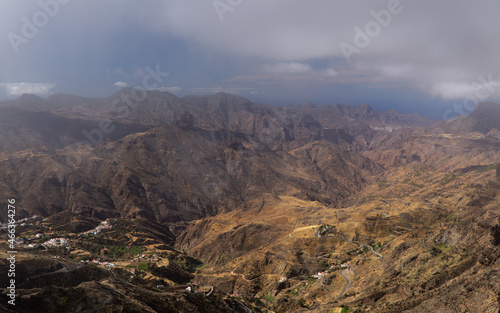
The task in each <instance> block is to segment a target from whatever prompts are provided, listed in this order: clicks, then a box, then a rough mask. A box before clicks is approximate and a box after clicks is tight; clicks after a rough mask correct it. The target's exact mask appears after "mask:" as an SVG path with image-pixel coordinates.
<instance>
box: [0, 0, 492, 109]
mask: <svg viewBox="0 0 500 313" xmlns="http://www.w3.org/2000/svg"><path fill="white" fill-rule="evenodd" d="M66 2H67V3H66ZM40 3H44V4H46V5H45V6H43V5H41V4H40ZM54 3H56V4H58V7H57V10H55V9H54V8H55V5H54ZM63 3H65V4H63ZM48 4H52V5H53V6H52V8H53V10H52V11H50V10H49V11H47V10H45V9H44V7H46V6H47V5H48ZM49 7H50V6H49ZM56 11H57V12H56ZM0 12H1V13H0V29H2V30H4V34H3V36H4V37H3V38H4V40H2V41H1V42H0V58H1V59H2V60H3V62H2V71H0V83H3V84H4V86H15V85H8V84H15V83H16V82H20V81H21V82H22V81H31V82H40V83H42V82H51V83H54V84H56V87H54V86H52V88H50V89H49V91H50V90H54V91H62V92H72V91H76V92H81V93H83V92H87V91H88V90H97V91H98V92H101V91H102V92H103V93H106V92H109V91H110V90H111V89H112V88H116V87H115V86H114V85H116V86H118V87H123V86H125V85H129V86H136V85H140V82H141V73H142V75H143V74H144V69H145V68H146V66H151V67H153V68H154V67H155V65H157V64H161V65H162V66H164V67H166V68H168V71H169V72H170V73H172V75H171V77H169V79H170V81H168V82H165V84H164V85H162V86H160V87H163V88H173V87H169V85H170V86H171V84H174V86H179V87H175V88H174V89H171V90H173V91H176V92H181V91H182V92H189V91H193V90H195V89H196V90H203V89H204V88H205V89H206V90H221V89H222V90H230V89H232V90H235V89H238V90H247V92H248V94H254V93H255V92H257V93H258V92H260V91H263V90H261V89H260V88H262V86H263V85H265V86H266V88H267V89H266V90H265V91H266V93H269V92H271V93H272V88H271V87H272V86H273V84H274V85H275V86H276V87H277V88H278V87H279V86H284V85H286V86H288V87H289V88H293V89H296V88H303V87H304V86H312V85H313V83H314V84H316V85H315V87H314V88H316V89H315V92H317V91H318V90H320V91H321V90H324V92H325V93H328V90H330V89H331V88H332V87H338V86H346V85H350V86H355V87H356V86H357V87H359V88H368V89H372V88H376V89H380V88H389V89H388V90H390V88H394V87H399V86H401V85H404V86H405V88H406V87H407V88H410V89H413V90H416V91H418V92H421V93H422V94H423V95H427V96H428V97H435V98H439V99H442V100H443V101H444V102H446V100H454V99H464V98H467V97H472V96H473V95H474V93H475V92H477V91H476V90H477V89H478V88H479V87H478V84H481V78H480V77H483V78H486V79H487V78H488V77H491V79H490V81H492V83H491V84H490V85H491V86H493V88H494V89H495V90H494V92H492V93H491V94H490V97H498V95H499V94H500V93H499V92H497V89H500V87H498V86H497V85H498V84H497V83H496V82H499V81H500V64H499V63H500V58H498V57H497V56H498V52H500V41H499V40H497V37H498V36H497V30H498V29H499V26H500V25H499V24H500V22H499V19H498V14H499V13H500V3H499V2H496V1H493V0H480V1H475V2H470V1H466V0H458V1H453V2H452V3H451V2H429V1H411V0H401V1H397V0H385V1H383V0H374V1H366V2H359V1H356V2H355V1H348V0H339V1H331V0H318V1H314V2H312V1H308V2H306V1H302V0H276V1H267V0H252V1H250V0H232V1H228V0H216V1H205V0H192V1H181V0H173V1H153V0H145V1H143V2H141V3H137V2H136V1H132V0H121V1H118V0H110V1H105V2H102V1H97V0H88V1H85V2H83V1H82V2H77V1H62V0H41V1H40V2H38V1H23V2H17V1H16V2H15V1H3V2H1V3H0ZM40 12H42V13H43V12H46V15H47V17H48V18H47V21H46V22H45V21H44V20H43V18H42V19H40V16H42V15H41V13H40ZM50 12H52V13H53V14H49V13H50ZM54 12H55V13H54ZM37 14H38V15H37ZM221 16H222V18H221ZM37 17H38V20H36V18H37ZM42 17H43V16H42ZM26 21H28V24H29V23H32V24H33V25H34V26H35V28H36V34H35V35H33V36H32V37H31V38H27V36H25V35H26V30H29V28H30V27H29V26H26V23H27V22H26ZM42 22H43V23H42ZM37 23H38V25H39V26H40V27H37V26H36V25H37ZM23 30H25V31H24V33H23ZM12 33H14V34H16V35H19V36H21V37H22V38H24V41H22V42H21V43H18V45H17V48H18V51H17V52H16V49H15V47H14V46H13V44H12V40H11V38H12V35H11V37H10V38H9V34H12ZM28 33H29V32H28ZM345 47H350V49H351V50H349V53H348V54H349V55H348V56H349V60H348V59H347V58H346V48H345ZM262 82H265V84H263V83H262ZM115 83H116V84H115ZM5 84H7V85H5ZM294 84H295V85H294ZM103 86H107V87H103ZM5 88H6V89H9V90H10V91H8V92H9V93H10V94H11V95H13V94H14V93H15V92H16V91H15V90H16V89H15V88H16V87H9V88H7V87H5ZM19 88H21V87H19ZM23 88H28V87H23ZM39 88H42V87H41V85H40V86H39ZM177 88H180V89H177ZM193 88H195V89H193ZM318 88H319V89H318ZM321 88H324V89H321ZM35 89H36V88H35ZM165 90H168V89H165ZM311 90H312V89H311ZM41 91H43V90H41ZM12 92H14V93H12ZM279 93H281V94H283V93H282V91H280V92H279ZM367 94H369V93H367ZM345 96H346V97H347V95H345ZM276 97H278V95H276ZM346 97H340V98H343V99H346ZM347 99H349V97H347ZM311 100H314V99H311ZM332 101H335V99H332ZM367 102H369V101H367Z"/></svg>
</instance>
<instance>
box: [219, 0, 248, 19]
mask: <svg viewBox="0 0 500 313" xmlns="http://www.w3.org/2000/svg"><path fill="white" fill-rule="evenodd" d="M242 3H243V0H215V1H214V2H213V6H214V9H215V13H217V15H218V16H219V19H220V21H221V22H223V21H224V14H226V12H232V11H234V8H236V7H238V6H240V5H241V4H242Z"/></svg>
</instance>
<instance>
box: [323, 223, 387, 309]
mask: <svg viewBox="0 0 500 313" xmlns="http://www.w3.org/2000/svg"><path fill="white" fill-rule="evenodd" d="M316 237H318V238H321V235H320V233H319V229H318V230H317V231H316ZM324 238H335V239H339V240H342V241H344V242H347V243H352V244H356V245H358V247H361V248H362V247H367V248H368V250H369V251H370V252H371V253H372V254H373V255H374V256H375V257H376V258H377V259H381V258H382V254H380V253H378V252H375V250H373V248H372V247H371V246H369V245H367V244H364V243H359V242H357V241H351V240H346V239H344V238H340V237H334V236H325V237H324ZM349 270H351V269H350V268H347V269H345V270H341V271H340V272H339V274H340V276H342V277H344V279H345V280H346V281H347V283H346V284H345V285H344V288H343V289H342V292H341V293H340V294H339V295H338V296H337V298H336V299H335V300H337V299H339V298H341V297H342V296H343V295H344V294H345V293H346V291H347V288H349V286H350V285H351V280H350V279H349V278H348V277H347V276H345V274H344V273H345V272H346V271H349Z"/></svg>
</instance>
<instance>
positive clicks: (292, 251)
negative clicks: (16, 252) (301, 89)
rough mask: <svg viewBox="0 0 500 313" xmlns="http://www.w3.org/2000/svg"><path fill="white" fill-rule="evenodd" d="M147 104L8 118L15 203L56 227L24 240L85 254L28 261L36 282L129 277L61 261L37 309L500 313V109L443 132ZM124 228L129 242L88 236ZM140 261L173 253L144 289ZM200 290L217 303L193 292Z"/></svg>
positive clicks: (214, 104)
mask: <svg viewBox="0 0 500 313" xmlns="http://www.w3.org/2000/svg"><path fill="white" fill-rule="evenodd" d="M140 95H141V94H140V92H138V91H135V90H132V89H124V90H122V91H120V92H118V93H116V94H114V95H111V96H110V97H107V98H100V99H97V98H94V99H90V98H83V97H76V96H70V95H54V96H51V97H49V98H47V99H42V98H38V97H35V96H30V95H24V96H22V97H20V98H19V99H17V100H12V101H6V102H3V103H1V104H0V111H1V112H2V113H3V114H2V115H1V116H2V117H1V118H0V129H2V130H3V131H2V134H1V135H0V144H1V152H0V169H1V171H0V174H1V177H0V184H1V186H2V188H1V189H0V190H1V191H0V193H1V194H2V197H3V198H4V199H10V198H15V199H16V201H17V203H18V210H17V212H16V214H17V216H16V217H17V218H18V219H21V218H25V217H26V218H30V217H32V216H34V215H40V216H42V217H47V218H49V219H48V220H47V221H46V222H44V223H41V224H36V225H33V226H29V227H28V226H23V227H27V228H20V229H21V230H20V232H22V234H23V236H26V237H27V238H28V237H30V236H34V235H35V234H36V231H38V232H43V233H44V234H45V233H47V234H51V236H56V235H60V236H66V238H69V240H70V242H73V247H72V248H69V249H67V250H43V249H41V250H34V251H33V252H29V251H28V252H26V253H27V254H26V262H27V263H26V264H27V265H26V268H29V266H30V265H29V264H31V263H32V262H39V261H36V260H37V259H38V258H40V257H42V258H46V257H47V256H50V255H60V256H63V257H64V258H71V259H72V260H74V261H77V260H78V258H80V260H83V259H82V258H83V256H85V258H90V257H92V258H97V259H98V260H101V261H103V262H104V261H105V260H108V261H109V260H114V261H115V262H119V263H120V264H122V263H123V270H125V272H120V270H119V269H117V270H116V271H115V270H113V271H111V272H110V273H107V272H105V271H103V272H99V271H96V270H95V269H94V268H92V269H90V268H87V266H88V265H84V266H82V267H81V269H80V267H78V271H81V272H82V273H81V275H80V274H78V275H76V276H82V277H86V278H84V279H83V280H81V281H76V282H75V284H74V285H71V286H70V285H65V284H64V283H63V282H64V281H67V280H68V278H67V277H66V276H68V275H69V274H68V275H66V274H67V273H65V272H64V271H62V270H61V268H58V266H57V262H56V264H55V265H54V266H52V267H48V269H47V271H48V272H50V273H52V272H55V273H56V275H55V276H53V277H55V278H51V280H46V281H45V280H43V282H42V283H40V284H41V285H39V286H35V285H33V286H28V285H25V287H24V288H21V289H22V292H21V293H20V294H22V299H23V301H24V303H25V305H26V306H25V307H26V310H27V311H29V308H30V307H31V306H33V305H37V303H39V302H40V301H41V300H40V299H42V298H43V297H45V295H46V294H47V292H48V290H49V289H50V288H51V287H50V286H51V285H53V286H57V292H55V294H56V295H57V296H56V297H55V298H54V300H53V301H49V302H45V304H44V305H45V308H46V310H47V311H54V312H57V311H60V312H62V310H65V309H67V308H68V307H72V308H74V312H79V311H84V310H94V311H99V310H101V309H102V310H104V308H107V309H111V308H113V310H116V311H117V312H130V311H127V309H126V307H127V306H126V305H125V304H126V303H134V306H133V307H134V310H143V311H148V312H149V311H150V312H155V311H156V312H159V310H160V309H159V308H160V307H162V306H163V307H164V306H165V305H166V304H167V303H173V302H174V301H178V302H180V303H185V306H183V307H182V308H181V307H175V306H173V307H172V308H171V310H172V312H173V311H175V310H178V311H179V312H182V310H184V311H186V310H187V309H186V307H189V308H191V309H192V310H193V312H195V311H196V310H198V311H199V312H218V311H220V312H230V311H231V310H233V311H236V312H238V311H241V312H244V311H245V310H248V307H251V309H252V310H254V311H262V312H263V311H265V310H267V311H275V312H302V311H303V312H307V311H310V312H337V311H338V312H341V311H342V310H344V311H343V312H345V310H347V309H349V310H350V312H351V311H352V312H366V311H370V312H403V311H404V312H435V311H438V310H443V311H446V310H447V311H449V312H463V311H464V310H468V311H470V312H495V311H494V310H495V309H498V303H499V299H500V290H499V289H498V286H499V282H498V277H499V276H498V271H499V270H500V268H499V265H500V264H499V263H498V259H499V256H500V255H499V253H500V252H499V251H500V250H499V247H498V243H499V238H498V237H499V231H498V229H499V226H498V225H499V224H500V212H499V211H498V202H499V198H498V190H499V188H500V187H499V186H500V185H499V184H500V183H499V182H498V177H499V175H500V174H498V173H500V167H499V166H498V164H499V163H500V154H499V149H500V130H499V125H498V123H497V121H498V119H497V118H496V116H497V115H498V114H500V106H499V105H496V104H492V103H487V104H480V105H479V106H478V107H477V108H476V110H475V111H474V112H473V113H471V114H470V115H469V116H467V117H461V118H458V119H455V120H451V121H440V122H437V123H434V124H433V123H432V121H430V120H428V119H426V118H424V117H421V116H418V115H414V114H399V113H397V112H396V111H388V112H380V111H376V110H374V109H372V108H371V107H369V106H367V105H363V106H357V107H354V106H347V105H329V106H315V105H314V104H310V103H305V104H301V105H296V106H289V107H273V106H269V105H264V104H257V103H252V102H250V101H249V100H247V99H244V98H242V97H238V96H233V95H229V94H224V93H220V94H216V95H211V96H186V97H183V98H178V97H176V96H174V95H172V94H169V93H166V92H157V91H148V92H146V93H145V94H143V97H140ZM0 219H1V220H2V221H3V222H5V221H6V220H7V216H6V215H5V214H4V215H0ZM106 219H110V220H112V221H114V222H113V223H115V227H118V228H119V229H121V230H120V231H108V232H105V233H104V234H103V235H102V234H99V235H96V237H93V238H94V239H92V240H90V241H89V240H87V239H85V238H86V237H82V235H81V232H85V231H88V230H91V229H92V228H94V227H97V225H100V224H99V223H100V222H101V221H103V220H106ZM65 220H67V221H68V226H67V227H66V226H64V225H65V222H64V221H65ZM37 225H38V226H37ZM40 225H43V227H42V226H40ZM30 227H35V229H31V228H30ZM2 234H3V235H2ZM2 234H0V235H2V236H3V237H2V238H5V239H6V233H2ZM20 235H21V234H20ZM47 236H49V235H47ZM40 240H41V239H40ZM138 247H142V248H143V249H147V250H146V251H149V252H148V253H151V254H154V255H163V257H158V258H157V259H159V260H156V261H149V263H145V264H148V265H147V266H146V265H145V266H142V265H141V266H142V268H143V272H140V273H142V274H140V275H139V276H140V277H141V280H139V281H135V280H134V281H132V282H131V281H129V280H128V279H127V278H126V275H125V274H127V273H128V272H126V271H127V270H129V268H128V267H127V266H139V264H136V263H134V261H133V260H132V259H130V258H132V256H130V255H129V254H130V253H129V252H126V253H124V254H123V252H124V251H131V249H132V250H133V251H135V250H134V249H139V248H138ZM146 247H147V248H146ZM142 248H141V249H142ZM58 251H59V252H58ZM106 251H108V252H106ZM109 251H113V253H110V252H109ZM117 251H121V252H120V253H119V254H117ZM161 251H163V252H161ZM160 252H161V253H160ZM122 254H123V256H122ZM162 258H164V259H165V262H166V263H165V264H167V263H168V264H173V263H172V262H174V261H175V262H177V263H175V264H177V265H175V266H174V265H168V266H171V267H167V265H164V266H163V267H162V264H163V263H161V262H164V261H163V259H162ZM167 259H168V260H169V261H167ZM45 260H46V259H45ZM74 261H71V262H74ZM68 262H69V261H68ZM127 262H131V263H127ZM197 262H198V263H197ZM201 262H203V264H204V267H203V268H198V267H197V266H198V265H199V264H202V263H201ZM71 264H72V263H67V264H66V265H65V266H67V267H69V268H71V269H72V268H73V265H71ZM190 264H192V266H191V265H190ZM196 264H198V265H196ZM172 266H173V267H172ZM63 267H64V266H63ZM159 268H160V270H159ZM174 268H175V269H174ZM195 268H196V269H195ZM74 270H75V271H76V270H77V268H76V266H75V267H74ZM188 270H189V271H188ZM26 271H27V270H26ZM318 273H320V274H321V275H319V274H318ZM73 274H74V273H73V270H72V271H71V275H73ZM50 275H52V274H50ZM50 275H49V277H52V276H50ZM127 275H128V274H127ZM43 277H45V276H43ZM44 279H45V278H44ZM179 279H180V280H179ZM190 280H192V283H193V284H198V285H199V286H211V287H212V289H211V290H212V291H213V290H215V291H213V292H214V293H213V296H210V297H208V298H207V299H206V300H203V299H204V298H203V299H201V298H200V299H198V298H196V297H194V298H193V297H192V296H191V295H189V294H185V293H180V292H179V291H178V289H179V288H180V287H179V286H183V288H186V285H183V284H185V282H186V281H190ZM159 281H163V282H162V283H160V284H165V282H167V283H168V284H171V289H169V290H168V291H167V290H164V291H162V290H159V289H158V287H157V286H158V284H159V283H158V282H159ZM176 286H177V287H176ZM148 288H149V289H151V290H154V291H149V290H148ZM175 288H177V289H175ZM94 289H95V290H94ZM97 291H99V292H97ZM212 291H210V293H212ZM204 292H205V294H208V293H209V291H204ZM235 295H236V296H235ZM193 296H194V295H193ZM89 301H90V302H89ZM176 303H177V302H176ZM68 304H70V305H69V306H68ZM342 307H343V308H342ZM132 311H133V310H132ZM65 312H67V311H65ZM186 312H187V311H186Z"/></svg>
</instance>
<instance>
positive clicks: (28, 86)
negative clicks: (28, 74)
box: [0, 83, 56, 96]
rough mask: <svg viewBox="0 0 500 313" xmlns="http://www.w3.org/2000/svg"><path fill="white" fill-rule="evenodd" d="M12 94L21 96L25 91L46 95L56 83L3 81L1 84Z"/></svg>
mask: <svg viewBox="0 0 500 313" xmlns="http://www.w3.org/2000/svg"><path fill="white" fill-rule="evenodd" d="M0 86H2V87H3V88H4V89H5V91H6V93H7V94H8V95H10V96H20V95H22V94H25V93H29V94H34V95H39V96H44V95H47V94H49V93H50V92H51V90H52V89H54V87H55V86H56V84H46V83H3V84H0Z"/></svg>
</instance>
